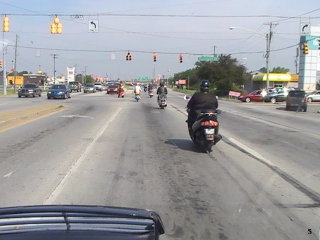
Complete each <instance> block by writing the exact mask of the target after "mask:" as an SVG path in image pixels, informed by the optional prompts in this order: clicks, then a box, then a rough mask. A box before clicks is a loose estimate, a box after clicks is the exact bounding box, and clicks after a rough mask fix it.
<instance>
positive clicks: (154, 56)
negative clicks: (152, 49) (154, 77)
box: [152, 53, 157, 62]
mask: <svg viewBox="0 0 320 240" xmlns="http://www.w3.org/2000/svg"><path fill="white" fill-rule="evenodd" d="M152 57H153V61H154V62H156V61H157V54H156V53H153V54H152Z"/></svg>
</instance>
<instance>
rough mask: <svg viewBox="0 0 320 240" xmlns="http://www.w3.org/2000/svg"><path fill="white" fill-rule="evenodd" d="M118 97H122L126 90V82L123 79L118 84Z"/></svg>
mask: <svg viewBox="0 0 320 240" xmlns="http://www.w3.org/2000/svg"><path fill="white" fill-rule="evenodd" d="M117 91H118V98H119V97H120V93H121V92H123V91H124V84H123V82H122V81H121V82H120V83H119V84H118V89H117Z"/></svg>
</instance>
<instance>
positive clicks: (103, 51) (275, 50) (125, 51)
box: [8, 43, 299, 56]
mask: <svg viewBox="0 0 320 240" xmlns="http://www.w3.org/2000/svg"><path fill="white" fill-rule="evenodd" d="M298 45H299V43H297V44H294V45H290V46H287V47H282V48H278V49H273V50H270V52H278V51H282V50H286V49H290V48H293V47H296V46H298ZM8 46H10V47H14V46H15V45H11V44H8ZM18 47H19V48H25V49H34V50H45V51H64V52H91V53H127V52H128V49H126V50H122V49H118V50H98V49H70V48H45V47H30V46H22V45H19V46H18ZM130 52H132V53H147V54H153V53H155V52H156V53H158V54H167V55H177V54H178V55H179V54H185V55H195V56H198V55H213V53H208V52H206V53H197V52H167V51H143V50H132V49H131V50H130ZM261 53H265V51H247V52H233V53H229V54H231V55H233V54H261Z"/></svg>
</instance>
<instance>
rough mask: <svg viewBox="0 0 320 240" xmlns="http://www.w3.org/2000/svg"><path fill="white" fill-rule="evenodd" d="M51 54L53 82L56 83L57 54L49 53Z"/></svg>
mask: <svg viewBox="0 0 320 240" xmlns="http://www.w3.org/2000/svg"><path fill="white" fill-rule="evenodd" d="M51 55H52V56H53V84H56V58H57V56H58V54H55V53H54V54H51Z"/></svg>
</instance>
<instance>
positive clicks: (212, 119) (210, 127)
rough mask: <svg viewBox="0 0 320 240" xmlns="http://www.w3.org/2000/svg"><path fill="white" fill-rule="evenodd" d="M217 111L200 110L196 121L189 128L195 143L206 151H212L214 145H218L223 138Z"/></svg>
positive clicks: (218, 111)
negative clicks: (220, 132) (219, 131)
mask: <svg viewBox="0 0 320 240" xmlns="http://www.w3.org/2000/svg"><path fill="white" fill-rule="evenodd" d="M220 113H221V111H220V110H216V111H199V112H198V116H197V118H196V121H195V122H194V123H193V125H192V127H191V129H189V135H190V137H191V139H192V141H193V143H194V144H195V145H196V146H198V147H200V148H201V149H202V150H204V151H205V152H211V151H212V147H213V145H216V144H217V142H219V141H220V140H221V139H222V136H221V135H220V134H219V133H218V130H219V121H218V116H217V115H218V114H220Z"/></svg>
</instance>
